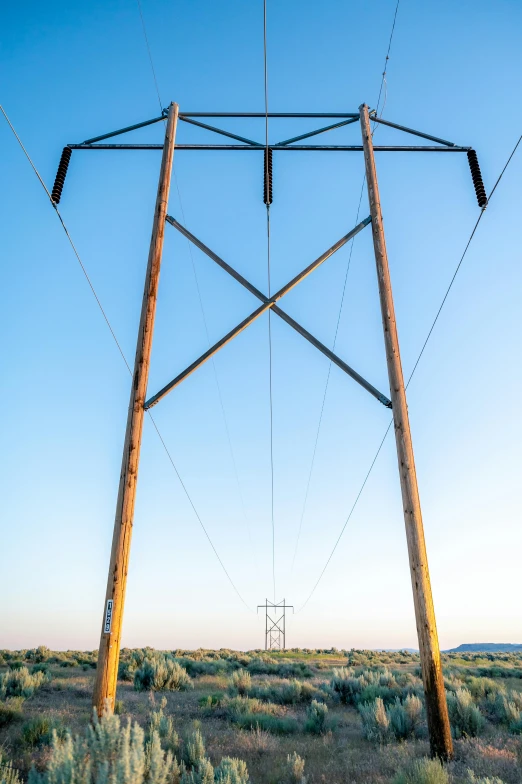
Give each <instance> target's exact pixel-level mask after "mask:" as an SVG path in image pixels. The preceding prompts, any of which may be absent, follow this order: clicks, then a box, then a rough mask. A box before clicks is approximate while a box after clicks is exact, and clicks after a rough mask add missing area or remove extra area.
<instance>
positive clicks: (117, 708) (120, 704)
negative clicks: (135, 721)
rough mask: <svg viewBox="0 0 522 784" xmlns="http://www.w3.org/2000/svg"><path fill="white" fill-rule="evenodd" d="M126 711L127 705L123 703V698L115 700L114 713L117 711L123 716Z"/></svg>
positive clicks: (118, 714) (117, 713)
mask: <svg viewBox="0 0 522 784" xmlns="http://www.w3.org/2000/svg"><path fill="white" fill-rule="evenodd" d="M124 712H125V706H124V705H123V700H115V702H114V713H116V715H117V716H121V714H122V713H124Z"/></svg>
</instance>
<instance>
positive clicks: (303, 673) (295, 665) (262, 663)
mask: <svg viewBox="0 0 522 784" xmlns="http://www.w3.org/2000/svg"><path fill="white" fill-rule="evenodd" d="M247 669H248V671H249V672H250V673H251V675H277V676H279V678H311V677H312V675H313V672H312V670H311V669H310V667H309V666H308V665H307V664H305V663H304V662H275V661H273V660H271V659H268V660H267V659H266V658H261V657H256V658H255V659H252V661H250V662H249V663H248V665H247Z"/></svg>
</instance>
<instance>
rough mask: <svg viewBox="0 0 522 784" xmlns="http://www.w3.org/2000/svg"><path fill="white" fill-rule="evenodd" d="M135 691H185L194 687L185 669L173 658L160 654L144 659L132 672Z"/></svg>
mask: <svg viewBox="0 0 522 784" xmlns="http://www.w3.org/2000/svg"><path fill="white" fill-rule="evenodd" d="M134 688H135V689H136V691H162V690H164V689H167V690H168V691H186V690H187V689H192V688H194V684H193V683H192V681H191V679H190V676H189V675H188V673H187V671H186V670H185V669H184V668H183V667H182V666H181V665H180V664H178V662H177V661H174V659H171V658H168V657H165V656H161V657H155V658H154V659H152V658H149V659H145V661H144V662H143V664H142V665H141V667H139V668H138V669H137V670H136V672H135V673H134Z"/></svg>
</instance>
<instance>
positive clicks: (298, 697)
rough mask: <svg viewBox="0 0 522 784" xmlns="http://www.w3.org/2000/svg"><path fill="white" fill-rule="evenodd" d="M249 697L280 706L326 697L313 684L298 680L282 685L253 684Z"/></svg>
mask: <svg viewBox="0 0 522 784" xmlns="http://www.w3.org/2000/svg"><path fill="white" fill-rule="evenodd" d="M249 695H250V696H251V697H256V698H257V699H259V700H263V701H264V702H275V703H278V704H279V705H297V704H299V703H306V702H311V701H312V700H313V699H315V698H317V697H320V696H322V697H323V698H324V696H325V695H324V692H323V693H321V691H320V690H319V689H318V688H316V687H315V686H314V685H313V684H312V683H307V682H306V681H299V680H297V678H293V679H292V680H290V681H283V683H282V684H277V683H265V684H253V685H252V687H251V689H250V691H249Z"/></svg>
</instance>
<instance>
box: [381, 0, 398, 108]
mask: <svg viewBox="0 0 522 784" xmlns="http://www.w3.org/2000/svg"><path fill="white" fill-rule="evenodd" d="M400 1H401V0H397V5H396V6H395V13H394V15H393V23H392V27H391V32H390V40H389V41H388V51H387V52H386V58H385V60H384V68H383V71H382V79H381V86H380V88H379V97H378V98H377V107H376V111H377V113H378V112H379V105H380V103H381V95H382V88H383V87H384V85H385V84H386V74H387V71H388V60H389V59H390V51H391V45H392V41H393V34H394V32H395V22H396V21H397V12H398V10H399V3H400ZM384 95H385V98H384V104H383V107H382V111H384V106H385V105H386V97H387V89H386V90H385V93H384ZM381 114H382V112H381Z"/></svg>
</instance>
